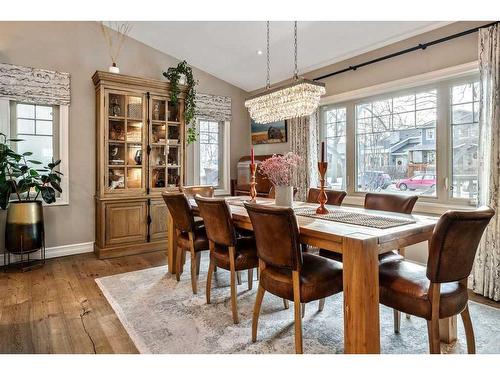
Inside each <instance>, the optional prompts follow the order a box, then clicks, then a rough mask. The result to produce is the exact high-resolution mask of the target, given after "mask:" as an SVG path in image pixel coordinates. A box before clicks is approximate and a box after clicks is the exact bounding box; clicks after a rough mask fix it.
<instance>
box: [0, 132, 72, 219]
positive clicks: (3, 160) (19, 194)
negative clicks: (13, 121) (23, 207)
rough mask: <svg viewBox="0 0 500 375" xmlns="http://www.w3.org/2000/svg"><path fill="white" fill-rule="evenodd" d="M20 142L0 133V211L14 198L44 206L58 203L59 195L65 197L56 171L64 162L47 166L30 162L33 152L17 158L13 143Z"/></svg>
mask: <svg viewBox="0 0 500 375" xmlns="http://www.w3.org/2000/svg"><path fill="white" fill-rule="evenodd" d="M15 142H22V140H21V139H8V138H7V136H6V135H5V134H3V133H0V208H1V209H2V210H5V209H6V208H7V206H8V205H9V202H10V200H11V197H12V195H14V200H17V201H19V202H29V201H36V200H38V198H39V197H41V199H42V200H43V201H44V202H45V203H49V204H50V203H54V202H55V201H56V191H58V192H59V193H62V189H61V185H60V184H61V176H62V173H61V172H59V171H57V170H56V167H57V166H58V165H59V164H60V163H61V160H56V161H52V162H51V163H49V164H48V165H47V166H42V162H40V161H38V160H35V159H33V158H31V156H32V155H33V153H32V152H24V153H23V154H18V153H17V152H15V151H14V150H13V149H12V148H11V143H15Z"/></svg>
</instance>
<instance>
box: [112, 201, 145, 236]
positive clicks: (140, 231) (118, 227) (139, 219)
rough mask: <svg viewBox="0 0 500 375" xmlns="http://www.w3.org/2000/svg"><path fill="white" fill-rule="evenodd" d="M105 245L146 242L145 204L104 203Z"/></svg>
mask: <svg viewBox="0 0 500 375" xmlns="http://www.w3.org/2000/svg"><path fill="white" fill-rule="evenodd" d="M105 216H106V220H105V223H106V231H105V232H106V245H117V244H122V243H129V242H141V241H146V240H147V231H148V224H147V217H148V210H147V202H145V201H144V202H113V203H106V209H105Z"/></svg>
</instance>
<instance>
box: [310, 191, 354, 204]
mask: <svg viewBox="0 0 500 375" xmlns="http://www.w3.org/2000/svg"><path fill="white" fill-rule="evenodd" d="M320 191H321V190H320V189H318V188H310V189H309V191H308V192H307V203H318V196H319V192H320ZM325 193H326V203H325V204H329V205H332V206H340V205H341V204H342V201H343V200H344V198H345V197H346V195H347V193H346V192H345V191H342V190H331V189H325Z"/></svg>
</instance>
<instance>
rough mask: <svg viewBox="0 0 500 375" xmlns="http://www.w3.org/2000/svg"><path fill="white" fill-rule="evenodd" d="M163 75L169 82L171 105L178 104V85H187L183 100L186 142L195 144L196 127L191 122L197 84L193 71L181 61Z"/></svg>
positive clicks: (194, 107) (184, 61)
mask: <svg viewBox="0 0 500 375" xmlns="http://www.w3.org/2000/svg"><path fill="white" fill-rule="evenodd" d="M163 75H164V76H165V77H166V78H167V79H168V80H169V81H170V101H171V102H172V104H173V105H177V103H178V102H179V94H180V92H181V89H180V87H179V84H182V85H187V86H188V91H187V93H186V99H185V100H184V103H185V108H184V120H185V122H186V125H187V126H188V127H187V130H186V135H187V136H186V141H187V144H191V143H193V142H196V136H197V134H196V127H195V126H194V124H191V122H192V121H193V119H194V114H195V109H196V88H195V86H196V85H197V84H198V81H196V80H195V79H194V78H193V70H192V69H191V67H190V66H189V65H188V64H187V62H186V60H183V61H181V62H180V63H179V64H177V66H176V67H170V68H168V69H167V71H166V72H163Z"/></svg>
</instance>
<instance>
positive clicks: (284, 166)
mask: <svg viewBox="0 0 500 375" xmlns="http://www.w3.org/2000/svg"><path fill="white" fill-rule="evenodd" d="M301 162H302V158H301V157H300V156H298V155H297V154H294V153H293V152H289V153H287V154H285V155H284V156H281V155H276V154H274V155H273V156H272V157H270V158H269V159H266V160H264V161H263V162H261V163H260V164H259V168H260V172H261V173H262V174H263V175H265V176H267V178H268V179H269V180H270V181H271V182H272V183H273V185H275V186H290V183H291V173H292V169H293V168H297V167H298V165H299V164H300V163H301Z"/></svg>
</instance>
